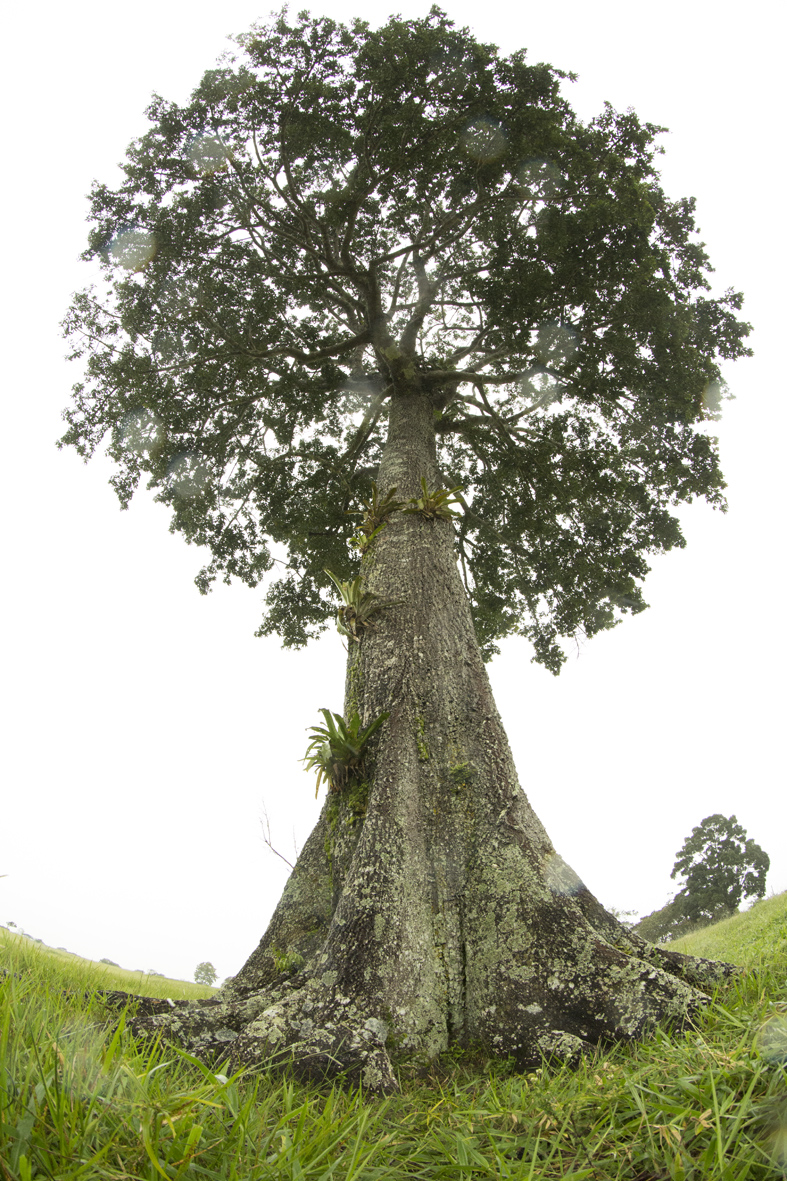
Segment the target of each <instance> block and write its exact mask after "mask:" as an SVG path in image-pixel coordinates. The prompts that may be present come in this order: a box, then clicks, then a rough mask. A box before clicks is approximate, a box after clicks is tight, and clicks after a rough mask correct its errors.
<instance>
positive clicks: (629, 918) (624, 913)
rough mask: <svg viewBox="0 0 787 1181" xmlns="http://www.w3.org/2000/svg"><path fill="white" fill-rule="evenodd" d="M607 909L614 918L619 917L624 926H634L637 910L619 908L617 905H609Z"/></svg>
mask: <svg viewBox="0 0 787 1181" xmlns="http://www.w3.org/2000/svg"><path fill="white" fill-rule="evenodd" d="M607 910H608V911H609V913H610V914H611V915H612V917H613V918H614V919H617V920H618V922H619V923H621V924H622V925H623V926H624V927H633V926H634V921H635V919H636V917H637V913H638V912H637V911H636V910H619V909H618V908H617V906H608V907H607Z"/></svg>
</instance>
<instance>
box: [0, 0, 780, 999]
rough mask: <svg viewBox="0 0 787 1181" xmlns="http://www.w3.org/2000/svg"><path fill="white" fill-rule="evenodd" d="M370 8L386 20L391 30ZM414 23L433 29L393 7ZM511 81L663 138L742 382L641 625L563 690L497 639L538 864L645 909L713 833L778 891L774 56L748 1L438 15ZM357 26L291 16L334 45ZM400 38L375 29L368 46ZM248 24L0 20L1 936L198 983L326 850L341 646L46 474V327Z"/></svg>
mask: <svg viewBox="0 0 787 1181" xmlns="http://www.w3.org/2000/svg"><path fill="white" fill-rule="evenodd" d="M391 7H393V5H392V6H391ZM395 7H396V10H398V11H399V12H400V13H401V14H402V15H404V16H422V15H424V14H425V12H426V11H427V8H428V5H427V4H426V3H425V4H420V5H417V4H413V3H409V2H407V3H397V4H396V6H395ZM445 7H446V9H447V11H448V12H449V13H450V15H451V16H452V17H453V18H454V19H455V20H456V21H457V23H458V24H467V25H469V26H470V27H471V29H472V30H473V32H474V33H475V34H476V36H478V37H479V38H480V39H482V40H487V41H493V42H495V43H497V44H499V45H500V46H501V48H502V49H503V50H504V51H507V52H510V51H512V50H514V49H516V48H520V47H522V46H526V47H528V50H529V57H530V60H531V61H533V62H538V61H549V62H551V63H552V64H553V65H556V66H559V67H562V68H564V69H567V70H573V71H576V72H577V73H579V75H580V79H579V81H578V82H577V83H576V84H574V85H569V87H568V89H569V91H570V97H571V101H572V102H573V104H574V106H575V108H576V109H577V110H578V111H579V113H580V114H581V115H582V116H584V117H586V118H589V117H590V116H592V115H593V114H594V113H596V112H597V111H598V110H599V109H600V107H601V104H602V103H603V101H604V100H605V99H608V100H610V101H611V102H612V103H613V105H614V106H616V107H617V108H619V109H625V108H627V107H629V106H633V107H634V109H635V110H636V111H637V112H638V114H639V115H640V116H641V117H642V118H643V119H646V120H649V121H651V122H654V123H659V124H663V125H666V126H668V127H669V128H670V129H671V133H670V135H669V136H667V137H665V141H664V142H665V145H666V147H667V155H666V156H665V157H664V158H663V164H662V167H663V179H664V186H665V189H666V191H667V192H668V194H669V195H671V196H673V197H679V196H685V195H694V196H696V197H697V201H698V212H697V220H698V224H699V226H700V228H701V231H702V237H703V239H704V240H705V241H706V243H707V245H708V250H709V253H710V257H711V259H712V261H713V263H714V265H715V267H716V276H715V278H716V280H717V289H716V290H717V292H721V291H722V290H724V289H725V288H727V287H728V286H735V287H737V288H739V289H741V290H743V291H744V293H745V294H746V305H745V309H744V314H745V316H746V318H748V319H750V320H751V321H752V322H753V323H754V326H755V329H756V333H755V335H754V336H753V338H752V342H751V343H752V344H753V346H754V348H755V349H756V356H755V358H754V359H753V360H749V361H742V362H739V363H738V364H737V365H735V366H734V367H732V368H731V369H730V370H729V371H728V375H727V376H728V379H729V381H730V383H731V386H732V389H733V392H734V393H735V394H736V397H737V400H736V401H735V402H734V403H731V404H728V406H727V409H726V413H725V418H724V421H723V422H722V423H721V424H720V425H719V431H718V433H719V436H720V440H721V446H722V457H723V466H724V469H725V472H726V474H727V477H728V481H729V492H728V494H729V500H730V512H729V513H728V514H727V515H726V516H722V515H720V514H717V513H716V514H714V513H713V512H712V511H711V510H710V509H708V508H707V507H706V506H704V505H700V506H693V507H692V508H691V509H689V510H687V511H686V512H685V513H684V521H685V532H686V535H687V538H688V541H689V546H688V549H687V550H685V551H681V552H675V553H673V554H671V555H668V556H666V557H665V558H664V559H662V560H660V561H658V562H657V563H655V564H654V569H653V573H652V575H651V576H650V578H649V580H648V582H647V586H646V598H647V599H648V600H649V602H650V603H651V605H652V606H651V610H650V611H648V612H646V613H645V614H644V615H641V616H639V617H637V618H636V619H628V620H626V621H625V622H624V624H622V625H621V626H620V627H619V628H618V629H617V630H616V631H614V632H612V633H609V634H607V635H604V636H600V637H597V638H596V639H594V640H593V641H591V642H590V643H589V644H587V645H586V646H585V647H584V648H583V649H582V651H581V653H580V654H579V655H578V656H577V657H575V656H572V658H571V659H570V661H569V663H568V665H567V666H566V667H565V668H564V671H563V673H562V674H561V676H560V677H559V678H558V679H554V678H553V677H552V676H551V675H550V674H549V673H547V672H545V671H544V670H542V669H541V668H540V667H537V666H534V665H531V664H530V663H529V660H530V654H529V651H528V649H527V648H526V646H525V644H524V642H518V641H510V642H508V644H507V645H506V646H505V648H504V651H503V654H502V655H501V656H500V657H499V658H498V659H497V660H496V661H495V662H494V663H493V665H492V667H491V676H492V681H493V686H494V688H495V692H496V695H497V702H498V705H499V707H500V710H501V712H502V714H503V718H504V721H505V723H506V725H507V728H508V733H509V737H510V740H511V743H512V746H513V748H514V753H515V757H516V760H517V766H518V768H519V774H520V779H521V781H522V785H523V787H524V788H525V790H526V792H527V793H528V795H529V797H530V800H531V803H532V804H533V806H534V808H535V809H536V811H537V812H538V814H539V816H540V817H541V819H542V820H543V821H544V823H545V824H546V827H547V830H548V831H549V833H550V835H551V836H552V838H553V840H554V842H555V844H556V846H557V848H558V850H559V851H560V852H561V854H562V855H563V856H564V857H565V858H566V860H567V861H569V863H570V864H572V865H573V867H574V868H575V869H576V871H577V872H578V873H579V874H580V876H581V877H583V878H584V879H585V881H586V882H587V883H588V885H589V886H590V888H591V889H592V890H594V892H595V893H596V894H598V895H599V897H600V898H601V899H602V900H603V901H604V902H605V903H606V904H607V905H613V906H617V907H620V908H623V909H636V910H638V911H639V912H640V913H641V914H644V913H647V912H649V911H650V910H652V909H654V908H656V907H658V906H660V905H662V904H663V903H664V902H665V901H666V900H667V898H668V896H669V894H670V891H671V889H672V888H673V885H674V884H673V883H672V882H671V881H670V877H669V873H670V870H671V868H672V864H673V861H674V857H675V853H676V851H677V850H678V849H679V847H680V846H681V844H682V842H683V840H684V838H685V837H686V836H687V835H688V834H689V832H690V831H691V829H692V827H693V826H694V825H696V824H698V823H699V822H700V821H701V820H702V819H703V818H704V817H705V816H707V815H709V814H710V813H714V812H721V813H723V814H725V815H729V814H731V813H735V814H736V815H737V817H738V819H739V821H740V822H741V823H742V824H743V825H744V827H745V828H746V829H747V830H748V832H749V835H750V836H752V837H753V838H754V839H755V840H757V841H758V842H759V843H760V844H761V845H762V846H763V848H765V850H766V851H767V852H768V853H769V854H770V856H771V872H770V875H769V880H768V885H769V889H773V890H776V891H780V890H784V889H785V888H787V837H786V836H785V803H784V800H785V793H784V786H785V783H784V755H783V748H784V723H783V720H782V719H783V716H784V692H783V677H784V657H785V641H784V629H783V620H782V618H781V610H780V608H781V603H782V602H783V597H784V593H783V585H784V577H785V560H784V556H783V552H784V533H785V530H784V509H783V500H784V495H783V488H782V482H781V477H782V472H781V470H780V468H781V461H782V448H783V440H784V432H785V425H787V424H786V423H785V403H784V359H783V347H782V338H783V332H784V324H783V317H784V311H783V306H782V301H783V281H784V273H785V267H784V263H785V259H784V243H783V236H782V235H783V224H784V219H783V211H782V196H783V191H784V185H783V181H784V177H783V173H782V167H783V166H782V157H783V127H782V123H781V118H780V106H781V84H780V79H781V76H782V61H781V48H780V47H781V45H783V34H784V29H783V27H782V28H778V27H777V26H776V20H777V18H776V17H775V15H774V14H775V13H776V12H777V9H776V7H775V6H774V5H773V4H771V3H764V2H762V0H754V2H750V3H747V4H746V5H738V4H736V5H735V6H733V5H731V4H727V5H726V6H725V5H723V4H720V3H718V2H717V0H713V2H710V0H681V2H680V3H677V2H675V0H663V2H662V3H661V4H659V5H657V6H655V7H654V6H653V5H635V4H632V3H630V0H627V2H626V3H619V2H615V0H596V2H595V3H593V4H589V3H587V2H586V0H581V2H580V0H564V2H563V3H561V4H560V5H556V4H547V3H543V4H541V5H534V4H527V5H514V4H511V3H510V2H509V3H507V2H505V0H487V3H485V4H483V5H479V6H478V7H476V6H471V5H469V4H467V3H464V2H463V3H458V2H457V3H451V2H447V3H446V5H445ZM359 10H360V6H358V7H356V6H354V5H352V4H350V3H338V2H332V0H323V2H319V3H315V4H313V5H312V11H313V12H314V13H318V12H325V13H329V14H330V15H333V16H338V17H340V18H342V19H347V18H349V17H351V16H353V15H356V14H358V13H359ZM389 11H390V9H389V6H388V5H387V4H386V5H380V4H376V5H374V6H372V7H371V8H370V9H367V10H366V12H365V14H364V15H366V16H367V18H370V19H372V20H373V21H375V22H378V23H379V21H381V20H383V19H384V18H386V17H387V16H388V15H389ZM266 12H267V9H266V8H265V7H262V8H259V7H257V5H256V4H254V3H249V2H247V0H224V2H223V3H222V4H221V5H216V4H213V3H211V4H194V3H189V4H187V3H185V2H182V3H173V2H172V0H156V2H155V3H153V2H152V0H138V2H137V3H135V5H134V6H133V8H131V9H129V8H128V7H127V6H123V5H109V4H106V3H97V2H91V0H72V3H69V4H53V3H52V2H51V0H48V3H45V4H44V5H41V6H36V7H35V8H33V7H31V6H22V5H16V6H14V12H13V13H12V14H11V15H10V16H8V15H7V16H6V18H5V26H6V53H5V63H4V70H3V75H2V80H1V82H2V86H3V88H4V91H5V93H4V94H3V107H2V109H3V110H4V112H5V125H4V131H3V143H4V144H5V149H4V153H3V155H4V165H5V167H4V173H5V181H4V183H3V186H2V189H1V190H0V200H1V201H2V204H3V225H4V227H5V231H4V242H3V263H4V266H3V271H4V274H5V281H4V283H3V285H2V294H1V295H0V298H1V299H2V301H3V314H2V320H1V321H0V322H1V323H2V328H3V331H4V334H5V339H4V342H3V347H2V358H3V376H4V384H5V389H4V406H5V415H6V417H5V422H6V430H5V440H4V442H5V447H4V462H3V464H2V470H1V471H0V475H1V476H2V481H3V490H2V503H3V504H4V505H5V512H4V525H5V527H4V531H3V532H4V537H5V553H6V559H7V566H6V572H5V576H4V579H3V585H4V599H5V604H4V611H3V616H4V619H5V625H6V626H5V628H4V659H3V668H4V675H3V679H2V683H3V688H4V696H5V703H4V706H3V709H2V716H3V719H4V722H5V723H6V727H7V731H6V736H5V738H4V741H3V747H2V749H3V753H4V763H5V774H4V776H3V780H4V786H3V787H2V789H1V790H2V796H0V873H7V874H8V875H9V876H8V877H6V878H5V879H3V880H1V881H0V921H2V922H7V921H8V920H9V919H11V920H13V921H14V922H16V923H17V924H19V926H21V927H23V928H24V929H25V930H27V931H29V932H31V933H32V934H33V935H34V936H38V937H40V938H42V939H44V940H45V941H46V942H47V943H50V944H52V945H54V946H65V947H67V948H68V949H69V950H70V951H75V952H78V953H79V954H82V955H87V956H90V957H93V958H96V959H97V958H100V957H102V956H107V957H109V958H110V959H112V960H115V961H117V962H118V963H120V964H122V965H123V966H124V967H127V968H131V969H136V968H141V969H144V970H148V969H155V970H157V971H160V972H163V973H165V974H167V975H171V976H179V977H182V978H185V979H191V978H192V976H193V971H194V967H195V966H196V964H197V963H198V962H199V961H200V960H204V959H209V960H211V961H212V962H213V963H214V964H215V965H216V968H217V970H218V972H219V975H220V976H221V977H223V976H225V975H229V974H231V973H233V972H235V971H237V970H238V968H239V967H240V966H241V964H242V963H243V961H244V960H245V959H246V957H247V955H248V954H249V953H250V952H251V950H252V949H253V947H254V946H255V945H256V943H257V941H258V940H259V938H260V937H261V935H262V934H263V931H264V929H265V926H266V924H267V921H268V919H269V917H270V915H271V913H272V910H273V908H274V906H275V904H276V901H277V899H278V896H279V893H280V891H281V888H282V885H283V883H284V880H285V877H286V873H287V870H286V867H285V866H283V865H282V863H281V862H279V861H278V859H277V858H276V857H274V856H273V855H272V854H271V853H270V852H269V851H268V849H267V848H266V847H265V845H264V844H263V842H262V834H261V828H260V817H261V814H262V811H263V807H264V806H265V807H267V812H268V814H269V817H270V821H271V826H272V832H273V838H274V842H275V843H276V845H277V846H278V847H279V848H280V849H281V851H282V852H283V853H284V854H285V855H287V856H288V857H290V859H292V848H293V840H296V841H297V843H298V845H299V846H300V845H302V844H303V842H304V840H305V838H306V836H307V835H308V832H309V829H310V827H311V825H312V823H313V821H314V819H315V818H316V815H317V811H318V809H319V804H318V803H316V802H315V800H314V780H313V776H307V775H306V774H305V772H304V771H303V769H302V767H301V766H300V764H299V763H298V759H299V758H300V757H301V756H302V754H303V751H304V747H305V744H306V729H307V727H308V726H309V725H311V724H312V723H314V722H316V721H319V717H318V713H317V711H318V709H319V708H320V707H321V706H328V707H330V708H332V709H337V710H338V709H340V708H341V701H342V688H343V680H344V652H343V650H342V648H341V645H340V642H339V640H338V637H336V636H335V635H331V636H329V637H327V638H326V639H325V641H324V642H322V643H320V644H317V645H315V646H313V647H312V648H311V649H309V650H307V651H305V652H300V653H287V652H282V651H281V650H280V648H279V647H278V644H277V642H276V641H275V640H268V641H263V640H255V639H254V637H253V632H254V630H255V627H256V625H257V622H258V616H259V602H260V599H261V592H259V591H250V590H248V589H245V588H240V587H238V588H232V589H227V588H221V589H220V590H218V591H216V592H215V593H214V594H213V595H212V596H210V597H208V598H203V597H201V596H200V595H199V594H198V592H197V590H196V588H195V587H194V586H193V581H192V580H193V577H194V575H195V574H196V572H197V570H198V569H199V567H200V565H201V564H202V562H201V557H200V555H199V554H198V553H197V552H195V551H193V550H190V549H189V548H188V547H187V546H185V545H184V544H183V542H182V541H181V540H180V539H177V538H174V537H172V536H171V535H170V534H169V533H168V531H167V523H168V522H167V516H166V512H165V510H164V509H163V508H161V507H160V506H155V505H153V504H152V503H150V502H146V501H145V500H144V498H140V499H139V501H138V502H135V504H134V506H133V507H132V509H131V511H130V512H128V513H120V512H119V511H118V506H117V502H116V500H115V498H114V494H113V492H112V490H111V489H110V488H109V487H108V485H107V479H108V476H109V474H110V472H109V467H108V465H106V464H105V463H104V462H103V461H94V462H93V463H92V464H91V465H90V466H89V467H84V466H83V465H82V464H81V462H80V461H79V460H78V459H77V457H76V456H75V455H73V454H66V453H59V452H57V451H56V450H55V447H54V440H55V439H56V438H57V437H58V436H59V434H60V433H61V430H62V425H61V422H60V417H59V416H60V411H61V410H62V408H63V406H64V405H65V404H66V402H67V401H68V396H69V390H70V387H71V385H72V383H73V382H74V381H75V380H77V376H78V375H77V373H76V372H72V371H70V369H69V367H68V366H67V365H66V363H65V362H64V360H63V354H64V351H65V349H64V342H63V341H61V339H60V335H59V330H58V322H59V320H60V319H61V318H62V316H63V315H64V313H65V311H66V307H67V305H68V302H69V298H70V295H71V293H72V291H74V290H76V289H78V288H80V287H81V286H83V285H84V284H86V283H87V282H88V281H89V280H90V268H89V267H87V266H86V265H85V264H83V263H80V262H79V261H78V255H79V253H80V252H81V250H82V249H83V248H84V242H85V233H86V223H85V214H86V209H87V204H86V201H85V194H86V193H87V191H88V189H89V186H90V183H91V180H92V179H93V178H94V177H95V178H98V179H101V180H104V181H109V182H113V181H115V180H116V179H117V177H118V173H117V170H116V167H115V166H116V164H117V163H118V162H119V161H120V160H121V159H122V158H123V156H124V154H125V149H126V146H127V144H128V143H129V141H130V140H131V138H132V137H133V136H135V135H137V134H140V133H141V132H142V131H143V130H144V128H145V120H144V116H143V111H144V108H145V106H146V105H147V102H148V100H149V97H150V95H151V93H152V92H153V91H154V90H156V91H158V92H160V93H162V94H163V95H165V96H166V97H168V98H175V99H178V100H185V99H186V98H187V97H188V94H189V92H190V90H191V89H192V88H193V87H194V86H195V85H196V84H197V82H198V81H199V79H200V77H201V74H202V72H203V70H205V69H207V68H209V67H211V66H212V65H213V64H214V62H215V59H216V57H217V56H218V54H219V53H220V52H221V51H222V50H223V49H224V48H225V47H226V42H225V37H226V36H227V35H229V34H232V33H239V32H243V31H245V30H246V29H248V27H249V26H250V25H251V24H252V23H253V21H254V20H255V19H259V18H264V17H265V15H266Z"/></svg>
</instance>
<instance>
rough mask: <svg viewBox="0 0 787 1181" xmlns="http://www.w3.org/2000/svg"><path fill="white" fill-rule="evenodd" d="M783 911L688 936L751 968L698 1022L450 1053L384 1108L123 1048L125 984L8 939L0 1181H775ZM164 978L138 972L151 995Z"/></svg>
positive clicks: (780, 1126)
mask: <svg viewBox="0 0 787 1181" xmlns="http://www.w3.org/2000/svg"><path fill="white" fill-rule="evenodd" d="M785 913H787V896H781V898H777V899H771V900H769V901H768V902H765V903H761V904H759V905H758V906H757V907H755V908H754V909H753V910H752V911H750V912H748V913H747V914H744V915H741V916H737V917H736V918H735V919H733V920H728V922H727V923H722V924H719V927H718V928H715V929H713V930H708V931H704V932H700V933H698V934H697V935H694V936H691V937H690V938H691V940H694V939H698V938H700V937H703V938H705V939H713V940H715V942H713V943H711V944H704V945H703V947H704V948H705V951H704V952H703V954H708V950H707V949H708V948H709V947H712V949H713V953H714V954H716V955H718V956H719V957H721V958H728V959H733V960H735V959H737V960H738V962H740V963H743V964H747V965H749V966H752V965H756V971H748V972H747V973H746V974H745V975H743V976H742V977H740V978H739V979H737V980H736V981H734V982H733V983H731V984H729V985H727V986H726V987H725V988H724V989H723V990H720V991H719V993H718V994H717V997H716V999H715V1003H714V1004H713V1005H712V1006H711V1007H710V1008H709V1011H708V1012H707V1013H706V1014H705V1015H704V1017H703V1018H702V1022H701V1024H700V1025H699V1026H698V1027H697V1028H694V1029H691V1030H689V1031H686V1032H684V1033H681V1034H669V1033H666V1032H664V1031H658V1032H657V1033H656V1034H655V1035H654V1036H653V1038H651V1039H650V1040H649V1041H647V1042H645V1043H642V1044H640V1045H637V1046H633V1047H621V1046H617V1047H613V1048H612V1049H610V1050H608V1051H605V1052H601V1051H599V1052H598V1053H597V1054H596V1055H595V1056H594V1057H593V1058H592V1059H591V1060H588V1061H586V1062H585V1063H583V1065H582V1066H581V1067H580V1069H578V1070H576V1071H569V1070H565V1069H558V1068H551V1067H547V1066H544V1067H542V1068H541V1069H540V1070H537V1071H535V1072H532V1073H530V1074H527V1075H517V1074H514V1073H512V1072H511V1071H510V1070H508V1069H507V1067H506V1065H505V1064H502V1065H500V1064H489V1063H483V1062H479V1061H474V1060H473V1059H472V1058H470V1057H467V1058H463V1056H462V1055H461V1054H459V1055H455V1056H451V1057H447V1058H445V1059H444V1060H442V1061H441V1062H439V1063H437V1064H435V1066H434V1068H433V1069H432V1071H431V1072H430V1073H429V1074H428V1075H427V1076H426V1077H417V1078H408V1077H407V1072H406V1070H405V1068H404V1067H402V1092H401V1094H399V1095H397V1096H396V1097H394V1098H392V1099H386V1100H379V1099H367V1098H366V1097H364V1096H363V1095H360V1094H359V1093H358V1092H345V1091H341V1090H339V1089H330V1090H329V1089H327V1088H326V1089H322V1090H321V1089H319V1088H316V1087H307V1086H301V1085H299V1084H296V1083H294V1082H292V1081H290V1080H286V1079H282V1078H281V1077H279V1076H273V1075H268V1074H266V1073H262V1074H257V1075H255V1076H251V1075H250V1076H246V1077H239V1076H236V1077H230V1078H228V1079H225V1078H224V1077H223V1075H222V1072H221V1071H220V1070H219V1068H218V1067H214V1070H215V1073H214V1070H211V1069H209V1068H208V1067H206V1066H204V1065H202V1064H200V1063H199V1062H197V1061H196V1060H195V1059H192V1058H190V1057H189V1056H188V1055H186V1054H184V1053H182V1052H179V1051H177V1050H173V1049H172V1048H171V1047H166V1048H165V1047H157V1046H153V1047H151V1046H150V1045H142V1044H136V1043H135V1042H134V1041H133V1039H132V1038H131V1037H130V1036H129V1035H128V1033H127V1032H126V1031H125V1029H124V1026H123V1022H122V1021H121V1024H120V1026H118V1025H117V1017H116V1016H115V1015H113V1014H111V1013H110V1012H109V1011H108V1010H107V1009H106V1008H105V1006H104V1005H103V1004H102V1002H101V1000H100V998H99V997H97V996H96V989H97V988H117V987H123V985H122V984H121V983H120V981H119V980H118V977H117V972H118V969H114V968H109V967H105V966H104V965H91V964H90V963H89V962H88V961H79V960H77V959H76V958H75V957H68V956H64V955H56V954H53V953H51V952H49V951H48V950H46V949H43V948H41V947H40V946H38V945H33V944H30V943H29V942H28V941H26V940H22V939H19V938H4V939H3V941H2V943H0V962H2V963H3V964H4V965H5V967H6V968H8V970H9V971H10V972H11V973H12V974H11V975H9V976H6V977H5V978H4V979H3V980H2V981H0V1107H1V1108H2V1112H1V1114H0V1118H1V1120H2V1123H1V1124H0V1178H2V1181H33V1179H34V1178H48V1179H56V1181H77V1179H79V1181H98V1179H100V1181H115V1179H117V1181H121V1179H123V1181H161V1179H162V1178H163V1179H164V1181H177V1179H178V1178H183V1179H184V1181H190V1179H194V1181H198V1179H202V1181H210V1179H221V1181H263V1179H268V1178H270V1179H271V1181H279V1179H282V1181H328V1179H331V1181H333V1179H336V1181H378V1179H383V1178H386V1179H388V1178H390V1179H394V1178H405V1179H406V1178H421V1179H424V1181H427V1179H429V1181H432V1179H435V1181H439V1179H441V1178H446V1179H450V1181H459V1179H464V1178H468V1179H474V1178H495V1179H500V1181H508V1179H512V1181H513V1179H516V1181H551V1179H553V1178H554V1179H557V1178H560V1179H562V1181H580V1179H593V1181H666V1179H667V1178H669V1179H674V1181H772V1179H773V1178H774V1177H779V1176H787V1085H785V1084H786V1083H787V1072H786V1070H785V1064H787V1052H786V1051H787V950H786V949H785V939H784V926H783V922H784V916H785ZM0 934H1V933H0ZM779 940H780V942H779ZM683 942H688V940H686V941H683ZM180 983H181V984H182V982H180ZM172 986H173V982H170V981H163V980H162V978H160V977H150V978H147V979H146V980H145V990H146V991H149V992H150V994H151V995H170V996H172V995H174V994H173V991H172ZM194 988H195V989H197V988H198V986H194ZM167 989H169V990H170V991H167ZM210 991H211V990H210V989H202V990H201V995H207V994H209V993H210ZM217 1076H218V1077H217Z"/></svg>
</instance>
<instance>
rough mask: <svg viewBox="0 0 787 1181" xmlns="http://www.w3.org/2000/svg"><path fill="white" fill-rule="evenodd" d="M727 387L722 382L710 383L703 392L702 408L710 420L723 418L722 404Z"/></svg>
mask: <svg viewBox="0 0 787 1181" xmlns="http://www.w3.org/2000/svg"><path fill="white" fill-rule="evenodd" d="M726 391H727V387H726V386H725V385H724V382H721V381H709V382H708V383H707V385H706V386H705V388H704V390H703V391H702V406H703V409H704V411H705V413H706V414H707V415H708V417H709V418H719V417H720V416H721V403H722V401H723V399H724V395H725V393H726Z"/></svg>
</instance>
